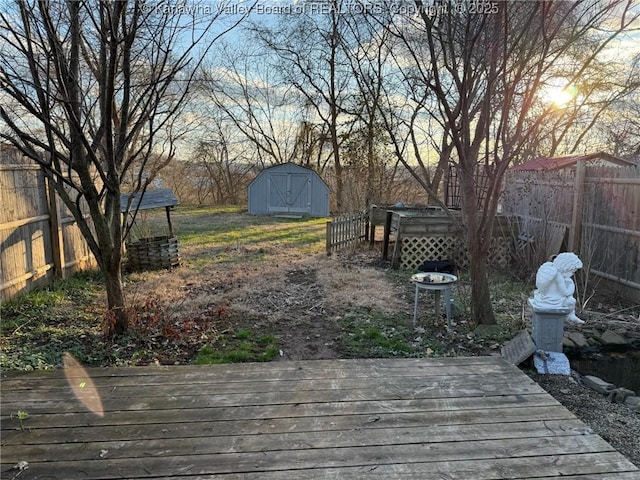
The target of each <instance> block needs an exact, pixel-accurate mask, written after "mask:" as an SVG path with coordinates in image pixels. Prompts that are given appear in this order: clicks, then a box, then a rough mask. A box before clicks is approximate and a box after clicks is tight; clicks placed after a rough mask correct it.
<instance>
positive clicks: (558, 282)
mask: <svg viewBox="0 0 640 480" xmlns="http://www.w3.org/2000/svg"><path fill="white" fill-rule="evenodd" d="M580 268H582V261H581V260H580V259H579V258H578V256H577V255H576V254H575V253H572V252H563V253H560V254H559V255H557V256H556V257H555V258H554V259H553V262H545V263H543V264H542V265H540V268H539V269H538V273H537V274H536V287H537V290H535V291H534V292H533V305H534V306H535V307H536V308H540V309H544V308H569V309H571V312H570V313H569V314H568V315H567V320H569V321H570V322H576V323H584V320H580V319H579V318H578V317H577V316H576V299H575V298H574V297H573V294H574V293H575V291H576V286H575V283H573V279H572V278H571V277H572V275H573V274H574V272H575V271H576V270H578V269H580Z"/></svg>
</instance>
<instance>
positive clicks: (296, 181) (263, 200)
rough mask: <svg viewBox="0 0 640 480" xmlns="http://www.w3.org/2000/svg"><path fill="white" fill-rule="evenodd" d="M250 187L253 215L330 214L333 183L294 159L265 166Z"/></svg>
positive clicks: (251, 212)
mask: <svg viewBox="0 0 640 480" xmlns="http://www.w3.org/2000/svg"><path fill="white" fill-rule="evenodd" d="M247 189H248V194H249V213H250V214H252V215H278V214H292V215H308V216H311V217H326V216H328V215H329V187H327V185H326V184H325V183H324V181H323V180H322V178H320V175H318V174H317V173H316V172H314V171H313V170H311V169H308V168H305V167H301V166H299V165H295V164H293V163H283V164H281V165H276V166H274V167H270V168H266V169H264V170H263V171H262V172H260V173H259V174H258V176H257V177H256V178H255V179H254V180H253V181H252V182H251V183H250V184H249V186H248V187H247Z"/></svg>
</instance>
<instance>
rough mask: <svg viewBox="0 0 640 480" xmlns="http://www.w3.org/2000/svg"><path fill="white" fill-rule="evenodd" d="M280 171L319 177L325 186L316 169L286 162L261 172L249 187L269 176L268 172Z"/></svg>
mask: <svg viewBox="0 0 640 480" xmlns="http://www.w3.org/2000/svg"><path fill="white" fill-rule="evenodd" d="M278 170H299V171H301V172H306V173H309V174H311V175H313V176H314V177H317V178H318V179H319V180H320V182H321V183H323V184H324V180H323V179H322V177H321V176H320V175H319V174H318V172H316V171H315V170H314V169H312V168H309V167H305V166H303V165H298V164H297V163H293V162H285V163H278V164H277V165H271V166H269V167H266V168H263V169H262V170H260V172H259V173H258V174H257V175H256V177H255V178H254V179H253V180H251V182H249V185H248V187H251V185H252V184H253V183H255V182H256V181H257V180H258V178H260V177H261V176H263V175H265V174H267V173H268V172H270V171H278Z"/></svg>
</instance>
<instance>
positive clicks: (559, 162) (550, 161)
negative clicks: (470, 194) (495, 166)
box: [510, 152, 635, 172]
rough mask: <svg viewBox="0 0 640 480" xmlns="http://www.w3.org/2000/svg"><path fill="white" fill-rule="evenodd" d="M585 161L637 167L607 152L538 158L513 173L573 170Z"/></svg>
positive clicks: (519, 166) (603, 165) (594, 163)
mask: <svg viewBox="0 0 640 480" xmlns="http://www.w3.org/2000/svg"><path fill="white" fill-rule="evenodd" d="M580 160H584V161H586V162H587V165H589V166H594V167H630V166H632V165H635V163H634V162H632V161H630V160H624V159H622V158H618V157H614V156H613V155H609V154H608V153H605V152H596V153H590V154H588V155H567V156H563V157H538V158H536V159H534V160H529V161H528V162H524V163H521V164H520V165H515V166H513V167H511V168H510V170H511V171H512V172H518V171H535V172H548V171H552V170H565V169H573V168H575V166H576V163H578V161H580Z"/></svg>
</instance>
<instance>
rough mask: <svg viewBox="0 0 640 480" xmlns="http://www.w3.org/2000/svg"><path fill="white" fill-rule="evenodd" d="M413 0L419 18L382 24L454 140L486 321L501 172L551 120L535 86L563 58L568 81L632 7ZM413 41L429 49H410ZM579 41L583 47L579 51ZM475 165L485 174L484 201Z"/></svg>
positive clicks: (624, 26) (474, 302) (478, 315)
mask: <svg viewBox="0 0 640 480" xmlns="http://www.w3.org/2000/svg"><path fill="white" fill-rule="evenodd" d="M415 5H416V10H417V15H415V16H414V17H409V16H402V17H400V16H395V17H392V19H391V21H390V22H389V23H387V24H385V25H384V26H385V27H386V28H389V29H390V30H391V32H392V33H393V34H394V36H395V37H396V38H397V39H398V40H399V41H401V42H403V44H404V45H405V46H406V52H407V54H408V57H407V58H406V59H405V60H410V61H411V62H412V63H413V64H414V66H415V67H416V71H417V72H420V75H421V80H422V82H423V84H424V85H425V86H426V87H427V89H428V91H429V93H430V95H431V96H432V98H433V99H434V102H433V106H432V108H431V112H432V114H433V115H434V117H437V118H439V119H440V121H441V124H442V127H443V129H442V132H441V134H442V135H446V136H448V137H449V139H450V143H451V144H452V145H453V152H452V153H453V154H455V161H456V168H457V173H458V179H459V182H460V192H461V202H462V205H461V207H462V217H463V224H464V229H465V237H466V245H467V248H468V250H469V254H470V257H471V264H470V273H471V281H472V295H471V307H472V314H473V316H474V318H475V320H476V321H477V322H478V323H481V324H492V323H495V316H494V313H493V308H492V305H491V298H490V291H489V282H488V270H487V269H488V266H487V259H488V255H489V248H490V245H491V240H492V236H493V229H494V219H495V214H496V211H497V207H498V202H499V198H500V192H501V186H502V179H503V177H504V174H505V171H506V170H507V168H508V166H509V165H510V163H511V162H512V161H514V160H515V159H518V158H519V157H520V156H521V155H522V153H523V151H524V149H525V147H526V146H527V145H530V144H531V141H532V139H534V138H536V136H537V138H540V136H541V135H542V134H543V132H544V131H545V128H546V127H548V125H547V124H546V123H545V121H546V120H547V119H549V118H551V113H552V106H550V105H549V106H544V105H542V106H541V105H540V102H539V101H538V100H539V95H540V92H541V89H542V87H543V86H544V85H545V83H547V82H550V81H551V80H552V79H553V78H554V77H556V75H557V73H556V72H558V71H560V72H563V71H564V70H563V69H562V68H561V67H562V66H563V65H564V64H565V62H567V61H570V62H572V67H571V75H570V77H569V78H568V79H567V80H568V84H569V85H572V84H574V83H575V82H576V81H577V80H578V79H579V78H581V77H582V76H583V75H585V73H586V72H589V69H590V67H591V66H592V65H593V64H594V62H595V61H596V60H597V59H598V58H599V57H600V55H601V54H602V52H603V50H605V48H606V47H607V45H609V44H610V43H611V42H612V41H613V40H614V39H615V38H616V37H617V36H618V35H620V33H622V32H624V31H626V30H628V29H629V28H630V26H631V25H632V23H633V21H634V20H636V19H637V13H636V14H633V13H632V11H631V6H632V4H631V2H630V1H627V0H618V1H612V2H605V3H603V2H600V1H598V0H590V1H587V2H565V1H546V2H497V1H496V2H491V1H490V2H459V3H458V4H456V6H457V8H456V9H455V11H454V10H453V8H452V7H453V6H452V4H450V3H449V2H439V1H438V2H434V4H426V3H425V2H423V1H421V0H415ZM434 9H435V14H434ZM596 33H597V34H596ZM415 38H419V39H420V40H421V42H422V45H424V47H425V49H426V54H424V53H422V51H421V50H418V49H416V48H414V43H413V39H415ZM586 41H588V42H589V48H588V49H585V50H580V47H581V45H583V44H584V43H585V42H586ZM576 52H581V53H582V54H581V55H576ZM447 143H448V142H447ZM479 169H480V170H481V171H482V172H483V173H484V175H486V177H487V186H486V192H485V200H484V201H483V202H479V193H480V192H479V191H478V189H477V188H476V182H477V175H476V172H478V170H479Z"/></svg>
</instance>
